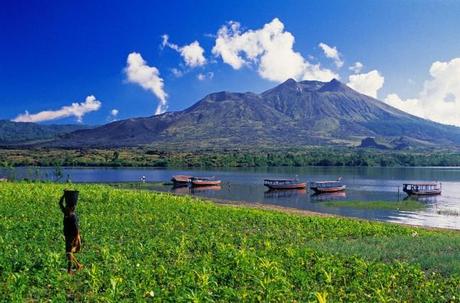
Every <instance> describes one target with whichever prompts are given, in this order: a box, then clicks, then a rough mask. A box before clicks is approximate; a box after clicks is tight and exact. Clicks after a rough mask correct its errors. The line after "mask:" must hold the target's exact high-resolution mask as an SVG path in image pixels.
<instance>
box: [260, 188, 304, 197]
mask: <svg viewBox="0 0 460 303" xmlns="http://www.w3.org/2000/svg"><path fill="white" fill-rule="evenodd" d="M306 195H307V190H306V189H278V190H273V189H269V190H267V191H266V192H264V198H266V199H281V198H293V197H300V196H306Z"/></svg>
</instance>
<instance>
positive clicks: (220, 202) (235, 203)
mask: <svg viewBox="0 0 460 303" xmlns="http://www.w3.org/2000/svg"><path fill="white" fill-rule="evenodd" d="M122 183H123V182H122ZM93 184H94V183H93ZM97 184H102V185H109V186H111V184H109V183H97ZM115 188H116V187H115ZM117 189H128V190H146V191H150V192H154V193H160V194H167V195H173V196H187V197H190V198H192V199H194V200H199V201H208V202H212V203H213V204H214V205H217V206H221V207H222V206H225V207H233V208H248V209H256V210H266V211H275V212H280V213H284V214H290V215H298V216H305V217H308V216H314V217H323V218H342V219H351V220H356V221H361V222H371V223H373V222H375V223H382V224H395V225H400V226H405V227H413V228H421V229H425V230H430V231H451V232H456V233H460V229H455V228H449V227H435V226H425V225H416V224H409V223H402V222H389V221H380V220H369V219H365V218H360V217H352V216H341V215H337V214H330V213H321V212H315V211H310V210H303V209H298V208H292V207H285V206H279V205H274V204H263V203H260V202H247V201H239V200H226V199H218V198H209V197H200V196H194V195H190V194H187V193H172V192H164V191H158V190H152V189H142V188H123V187H121V188H117Z"/></svg>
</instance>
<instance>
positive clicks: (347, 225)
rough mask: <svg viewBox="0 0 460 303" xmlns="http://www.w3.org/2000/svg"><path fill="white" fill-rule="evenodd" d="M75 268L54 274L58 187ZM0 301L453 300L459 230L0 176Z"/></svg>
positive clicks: (60, 265)
mask: <svg viewBox="0 0 460 303" xmlns="http://www.w3.org/2000/svg"><path fill="white" fill-rule="evenodd" d="M68 187H72V188H75V189H78V190H79V191H80V201H79V206H78V213H79V216H80V228H81V232H82V238H83V248H82V252H81V254H80V256H79V258H80V261H82V262H83V264H85V265H86V267H85V269H83V271H81V272H79V273H77V274H76V275H74V276H69V275H67V274H66V272H65V256H64V247H63V243H62V239H61V237H62V235H61V234H62V231H61V220H62V217H61V214H60V210H59V208H58V207H57V201H58V199H59V197H60V195H61V193H62V190H63V189H64V188H68ZM0 219H1V220H0V231H1V232H0V244H1V245H0V269H1V271H0V301H35V300H48V299H49V300H52V301H68V300H74V301H80V302H81V301H148V300H154V301H168V300H171V299H173V300H174V301H226V302H228V301H272V302H273V301H278V302H287V301H289V302H292V301H298V302H316V301H321V300H323V299H325V300H323V301H321V302H325V301H326V300H327V302H338V301H347V302H383V301H395V302H403V301H406V302H460V297H459V294H460V233H459V232H457V231H447V230H429V229H423V228H416V227H408V226H400V225H396V224H389V223H377V222H369V221H364V220H356V219H347V218H339V217H324V216H323V217H321V216H311V215H310V216H305V215H298V214H289V213H283V212H279V211H268V210H258V209H251V208H245V207H232V206H222V205H217V204H215V203H210V202H207V201H204V200H201V199H197V198H192V197H188V196H174V195H171V194H165V193H152V192H147V191H135V190H120V189H114V188H113V187H110V186H104V185H83V184H78V185H74V184H51V183H26V182H19V183H11V182H4V183H0Z"/></svg>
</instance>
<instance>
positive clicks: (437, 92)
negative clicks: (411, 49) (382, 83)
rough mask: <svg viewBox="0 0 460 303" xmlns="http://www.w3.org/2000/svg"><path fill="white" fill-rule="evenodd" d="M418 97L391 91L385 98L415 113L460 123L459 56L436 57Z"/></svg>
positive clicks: (450, 122)
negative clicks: (407, 96) (450, 57)
mask: <svg viewBox="0 0 460 303" xmlns="http://www.w3.org/2000/svg"><path fill="white" fill-rule="evenodd" d="M429 73H430V76H431V79H429V80H427V81H425V83H424V85H423V89H422V90H421V91H420V93H419V94H418V96H417V97H416V98H409V99H402V98H400V97H399V96H398V95H397V94H389V95H388V96H387V97H386V98H385V102H387V103H388V104H390V105H392V106H394V107H396V108H399V109H401V110H404V111H407V112H409V113H411V114H413V115H416V116H419V117H422V118H425V119H430V120H433V121H436V122H440V123H444V124H451V125H457V126H460V58H454V59H452V60H450V61H447V62H441V61H436V62H434V63H433V64H432V65H431V68H430V70H429Z"/></svg>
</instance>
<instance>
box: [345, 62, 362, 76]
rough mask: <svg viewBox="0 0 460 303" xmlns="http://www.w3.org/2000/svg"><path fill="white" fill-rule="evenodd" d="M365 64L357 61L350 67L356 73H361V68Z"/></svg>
mask: <svg viewBox="0 0 460 303" xmlns="http://www.w3.org/2000/svg"><path fill="white" fill-rule="evenodd" d="M363 67H364V65H363V64H362V63H361V62H359V61H357V62H355V63H354V64H353V65H352V66H350V67H349V68H348V69H349V70H351V71H352V72H353V73H355V74H359V73H360V72H361V70H362V69H363Z"/></svg>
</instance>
